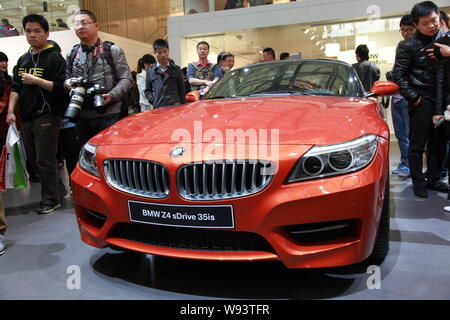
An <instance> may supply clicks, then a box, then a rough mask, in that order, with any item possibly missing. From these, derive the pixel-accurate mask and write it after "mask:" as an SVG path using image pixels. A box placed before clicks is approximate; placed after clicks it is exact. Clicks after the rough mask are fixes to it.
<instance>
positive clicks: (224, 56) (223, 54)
mask: <svg viewBox="0 0 450 320" xmlns="http://www.w3.org/2000/svg"><path fill="white" fill-rule="evenodd" d="M228 57H233V58H234V55H233V54H231V53H229V52H221V53H219V55H218V56H217V64H219V62H221V61H225V60H227V58H228Z"/></svg>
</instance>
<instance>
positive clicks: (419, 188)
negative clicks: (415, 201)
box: [413, 184, 428, 198]
mask: <svg viewBox="0 0 450 320" xmlns="http://www.w3.org/2000/svg"><path fill="white" fill-rule="evenodd" d="M413 191H414V195H415V196H416V197H419V198H428V191H427V188H426V184H416V185H413Z"/></svg>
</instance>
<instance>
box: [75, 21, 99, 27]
mask: <svg viewBox="0 0 450 320" xmlns="http://www.w3.org/2000/svg"><path fill="white" fill-rule="evenodd" d="M94 23H95V22H85V21H83V22H80V23H76V24H75V28H80V27H83V28H86V26H87V25H88V24H94Z"/></svg>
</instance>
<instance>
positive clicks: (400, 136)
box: [391, 99, 409, 167]
mask: <svg viewBox="0 0 450 320" xmlns="http://www.w3.org/2000/svg"><path fill="white" fill-rule="evenodd" d="M391 112H392V122H393V123H394V131H395V136H396V137H397V140H398V145H399V147H400V166H407V167H408V166H409V165H408V147H409V139H408V136H409V115H408V101H406V100H405V99H401V100H399V101H397V102H395V103H393V104H392V108H391Z"/></svg>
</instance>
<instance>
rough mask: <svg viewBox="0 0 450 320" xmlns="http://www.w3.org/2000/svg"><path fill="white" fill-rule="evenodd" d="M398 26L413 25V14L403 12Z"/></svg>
mask: <svg viewBox="0 0 450 320" xmlns="http://www.w3.org/2000/svg"><path fill="white" fill-rule="evenodd" d="M400 26H414V19H413V16H412V15H410V14H405V15H404V16H403V17H402V19H401V20H400Z"/></svg>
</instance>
